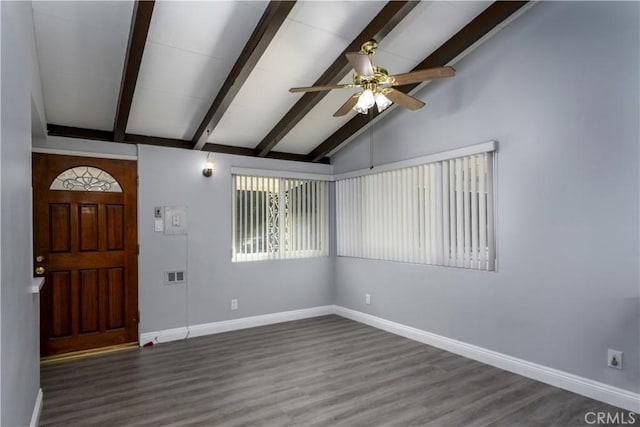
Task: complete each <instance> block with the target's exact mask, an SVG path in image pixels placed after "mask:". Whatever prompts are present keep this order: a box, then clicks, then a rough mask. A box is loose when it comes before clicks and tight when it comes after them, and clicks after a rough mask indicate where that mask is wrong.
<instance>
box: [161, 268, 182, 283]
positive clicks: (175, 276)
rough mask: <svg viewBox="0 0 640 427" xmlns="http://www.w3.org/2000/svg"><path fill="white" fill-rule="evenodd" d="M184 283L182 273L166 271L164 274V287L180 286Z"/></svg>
mask: <svg viewBox="0 0 640 427" xmlns="http://www.w3.org/2000/svg"><path fill="white" fill-rule="evenodd" d="M185 282H186V275H185V273H184V271H166V272H165V274H164V284H165V285H180V284H182V283H185Z"/></svg>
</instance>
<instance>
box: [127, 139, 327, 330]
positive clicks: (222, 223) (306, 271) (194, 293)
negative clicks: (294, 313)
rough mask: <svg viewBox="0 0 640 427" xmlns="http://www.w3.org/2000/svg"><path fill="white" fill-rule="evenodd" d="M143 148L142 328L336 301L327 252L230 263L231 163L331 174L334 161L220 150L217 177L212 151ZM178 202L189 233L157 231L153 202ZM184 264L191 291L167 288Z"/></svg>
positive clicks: (313, 305)
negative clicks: (207, 166) (167, 275)
mask: <svg viewBox="0 0 640 427" xmlns="http://www.w3.org/2000/svg"><path fill="white" fill-rule="evenodd" d="M139 150H140V152H139V160H138V170H139V175H140V187H139V195H138V200H139V204H138V205H139V213H138V217H139V227H138V228H139V233H140V234H139V240H140V246H141V249H140V274H139V277H140V279H139V280H140V285H139V288H140V312H141V324H140V330H141V332H150V331H158V330H163V329H169V328H176V327H181V326H185V324H187V323H188V324H190V325H194V324H202V323H208V322H215V321H221V320H228V319H233V318H239V317H246V316H253V315H259V314H268V313H276V312H280V311H288V310H296V309H302V308H310V307H316V306H321V305H326V304H331V303H332V299H331V286H330V283H331V273H332V271H331V260H330V258H329V257H322V258H310V259H299V260H283V261H264V262H247V263H232V262H231V222H232V221H231V172H230V168H231V167H232V166H236V167H250V168H259V169H276V170H288V171H303V172H310V173H326V174H331V171H332V167H331V166H330V165H311V164H303V163H295V162H287V161H281V160H270V159H258V158H249V157H241V156H230V155H222V154H214V158H215V171H214V174H213V176H212V177H211V178H205V177H204V176H203V175H202V166H203V164H204V161H205V158H206V153H202V152H193V151H188V150H180V149H171V148H159V147H151V146H140V147H139ZM174 205H177V206H187V208H188V214H187V223H188V236H165V235H164V234H162V233H156V232H154V228H153V222H154V218H153V209H154V207H155V206H174ZM187 260H188V265H187ZM183 268H186V269H187V281H188V290H187V286H185V285H174V286H165V285H164V277H163V274H164V272H165V271H168V270H174V269H183ZM232 298H237V299H238V300H239V301H238V303H239V304H238V305H239V309H238V310H237V311H231V309H230V307H231V306H230V301H231V299H232ZM187 306H188V313H187Z"/></svg>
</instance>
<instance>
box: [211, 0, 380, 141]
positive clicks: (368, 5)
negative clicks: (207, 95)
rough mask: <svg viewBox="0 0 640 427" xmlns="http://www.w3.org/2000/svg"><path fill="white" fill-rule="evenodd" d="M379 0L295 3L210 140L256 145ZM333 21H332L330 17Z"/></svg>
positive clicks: (365, 20)
mask: <svg viewBox="0 0 640 427" xmlns="http://www.w3.org/2000/svg"><path fill="white" fill-rule="evenodd" d="M384 4H385V3H384V2H298V3H296V5H295V6H294V9H293V10H292V11H291V13H290V14H289V17H288V18H287V20H286V21H285V23H284V24H283V25H282V27H281V28H280V31H278V34H276V36H275V38H274V39H273V41H272V42H271V44H270V45H269V47H268V48H267V50H266V51H265V53H264V55H263V56H262V58H261V59H260V61H259V62H258V64H257V66H256V68H255V69H254V70H253V72H252V73H251V75H250V76H249V78H248V79H247V82H246V83H245V85H244V86H243V87H242V89H241V90H240V92H239V93H238V96H237V97H236V99H235V100H234V102H233V104H232V105H231V107H230V108H229V109H228V110H227V112H226V114H225V115H224V117H223V118H222V120H221V121H220V123H219V124H218V126H217V127H216V129H215V130H214V131H213V132H212V134H211V136H210V137H209V142H213V143H218V144H225V145H235V146H243V147H251V148H253V147H255V146H257V145H258V144H259V143H260V141H261V140H262V139H263V138H264V137H265V136H266V135H267V133H268V132H269V131H270V130H271V129H272V128H273V127H274V126H275V125H276V124H277V122H278V121H279V120H280V119H281V118H282V117H283V116H284V114H286V112H287V111H288V110H289V109H290V108H291V107H292V106H293V105H294V104H295V103H296V102H297V101H298V99H299V98H300V97H301V96H302V95H301V94H292V93H290V92H289V91H288V89H289V88H291V87H293V86H308V85H312V84H313V83H314V82H315V81H316V80H317V78H318V77H319V76H320V75H321V74H322V73H323V72H324V71H325V70H326V68H327V67H328V66H329V65H331V63H332V62H333V61H334V60H335V59H336V57H337V56H338V55H339V54H340V53H341V52H342V51H343V50H344V49H345V47H346V46H347V45H348V44H349V43H350V42H351V41H352V40H353V39H354V38H355V37H356V36H357V35H358V34H359V33H360V32H361V31H362V29H363V28H364V27H365V26H366V25H367V24H368V22H369V21H370V20H371V19H372V18H373V17H374V16H375V15H376V14H377V13H378V12H379V11H380V9H381V8H382V7H383V6H384ZM332 18H333V19H332Z"/></svg>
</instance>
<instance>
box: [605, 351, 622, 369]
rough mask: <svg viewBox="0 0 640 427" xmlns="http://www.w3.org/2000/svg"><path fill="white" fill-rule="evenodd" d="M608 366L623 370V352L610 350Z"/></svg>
mask: <svg viewBox="0 0 640 427" xmlns="http://www.w3.org/2000/svg"><path fill="white" fill-rule="evenodd" d="M607 365H608V366H609V367H610V368H615V369H622V352H621V351H618V350H611V349H609V351H608V353H607Z"/></svg>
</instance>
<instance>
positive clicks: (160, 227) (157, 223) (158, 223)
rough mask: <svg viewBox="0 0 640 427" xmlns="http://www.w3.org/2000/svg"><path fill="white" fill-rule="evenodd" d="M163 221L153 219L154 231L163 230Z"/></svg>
mask: <svg viewBox="0 0 640 427" xmlns="http://www.w3.org/2000/svg"><path fill="white" fill-rule="evenodd" d="M163 226H164V221H162V220H161V219H156V220H155V221H154V230H155V231H164V227H163Z"/></svg>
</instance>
